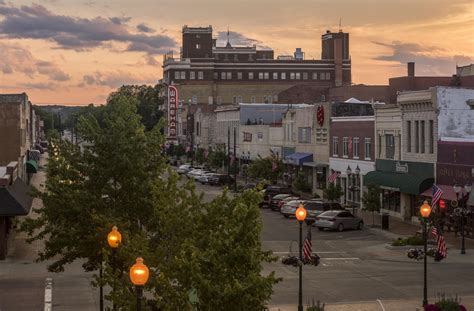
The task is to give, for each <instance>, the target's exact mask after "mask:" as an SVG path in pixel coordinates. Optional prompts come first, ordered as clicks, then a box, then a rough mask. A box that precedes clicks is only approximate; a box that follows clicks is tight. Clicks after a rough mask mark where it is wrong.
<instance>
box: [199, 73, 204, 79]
mask: <svg viewBox="0 0 474 311" xmlns="http://www.w3.org/2000/svg"><path fill="white" fill-rule="evenodd" d="M198 79H199V80H202V79H204V72H203V71H198Z"/></svg>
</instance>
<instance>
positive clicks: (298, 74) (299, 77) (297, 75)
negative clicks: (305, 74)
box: [295, 72, 301, 80]
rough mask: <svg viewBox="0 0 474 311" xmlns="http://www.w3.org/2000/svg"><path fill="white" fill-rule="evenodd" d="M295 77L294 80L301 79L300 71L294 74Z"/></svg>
mask: <svg viewBox="0 0 474 311" xmlns="http://www.w3.org/2000/svg"><path fill="white" fill-rule="evenodd" d="M295 78H296V80H299V79H301V73H300V72H297V73H296V74H295Z"/></svg>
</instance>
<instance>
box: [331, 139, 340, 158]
mask: <svg viewBox="0 0 474 311" xmlns="http://www.w3.org/2000/svg"><path fill="white" fill-rule="evenodd" d="M338 144H339V141H338V138H337V136H334V137H333V138H332V156H333V157H338V156H339V146H338Z"/></svg>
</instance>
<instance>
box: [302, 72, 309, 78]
mask: <svg viewBox="0 0 474 311" xmlns="http://www.w3.org/2000/svg"><path fill="white" fill-rule="evenodd" d="M303 80H308V73H307V72H303Z"/></svg>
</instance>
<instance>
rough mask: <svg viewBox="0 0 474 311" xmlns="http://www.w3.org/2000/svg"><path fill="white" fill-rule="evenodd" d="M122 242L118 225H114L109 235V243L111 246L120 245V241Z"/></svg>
mask: <svg viewBox="0 0 474 311" xmlns="http://www.w3.org/2000/svg"><path fill="white" fill-rule="evenodd" d="M121 242H122V235H121V234H120V232H119V231H118V228H117V226H113V227H112V231H110V233H109V234H108V235H107V243H109V246H110V247H111V248H117V247H119V245H120V243H121Z"/></svg>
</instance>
